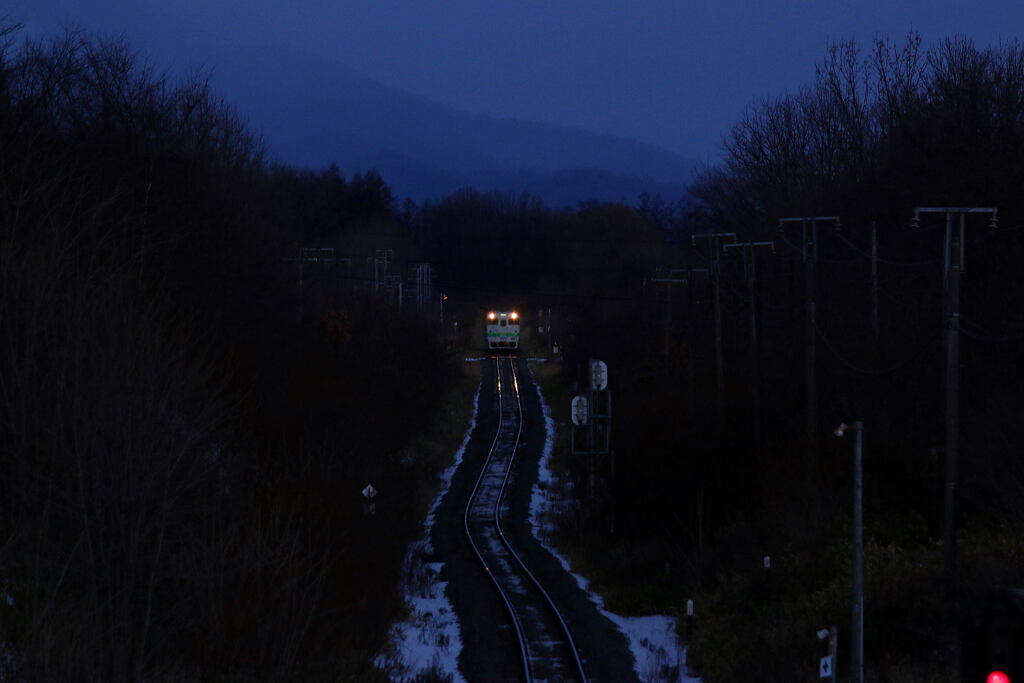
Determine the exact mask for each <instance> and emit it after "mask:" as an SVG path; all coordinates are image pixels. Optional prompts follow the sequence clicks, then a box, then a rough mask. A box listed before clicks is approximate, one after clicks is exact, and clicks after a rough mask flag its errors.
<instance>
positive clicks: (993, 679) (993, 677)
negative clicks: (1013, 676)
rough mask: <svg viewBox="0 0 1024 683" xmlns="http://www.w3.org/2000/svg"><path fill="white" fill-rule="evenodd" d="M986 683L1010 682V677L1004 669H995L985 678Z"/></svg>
mask: <svg viewBox="0 0 1024 683" xmlns="http://www.w3.org/2000/svg"><path fill="white" fill-rule="evenodd" d="M985 683H1010V677H1009V676H1007V675H1006V674H1004V673H1003V672H1002V671H993V672H992V673H990V674H989V675H988V678H986V679H985Z"/></svg>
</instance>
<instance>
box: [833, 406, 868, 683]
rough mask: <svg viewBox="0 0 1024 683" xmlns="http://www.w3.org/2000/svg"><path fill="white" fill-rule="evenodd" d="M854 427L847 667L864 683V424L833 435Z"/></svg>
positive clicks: (856, 680) (838, 431) (840, 428)
mask: <svg viewBox="0 0 1024 683" xmlns="http://www.w3.org/2000/svg"><path fill="white" fill-rule="evenodd" d="M849 429H853V430H854V432H855V434H856V442H855V444H854V448H853V609H852V610H851V612H852V615H851V616H852V622H853V623H852V628H851V629H850V633H851V636H850V650H851V653H850V669H851V674H850V677H851V680H852V681H853V683H864V506H863V492H864V457H863V435H864V423H863V422H861V421H860V420H857V421H856V422H854V423H853V426H852V427H851V426H850V425H848V424H841V425H839V426H838V427H836V429H835V432H834V433H835V435H836V436H838V437H842V436H843V434H844V433H846V431H847V430H849Z"/></svg>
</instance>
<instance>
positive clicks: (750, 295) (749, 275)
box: [723, 241, 775, 455]
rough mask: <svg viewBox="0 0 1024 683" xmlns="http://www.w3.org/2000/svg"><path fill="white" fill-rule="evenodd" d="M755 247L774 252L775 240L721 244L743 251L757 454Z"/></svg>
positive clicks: (758, 368) (758, 376)
mask: <svg viewBox="0 0 1024 683" xmlns="http://www.w3.org/2000/svg"><path fill="white" fill-rule="evenodd" d="M757 247H768V248H769V249H771V253H773V254H774V253H775V242H771V241H768V242H730V243H729V244H726V245H724V246H723V249H724V250H725V252H726V253H728V252H729V249H740V250H742V253H743V277H744V280H745V281H746V283H747V301H748V302H749V304H750V308H749V312H750V377H751V379H750V404H751V411H752V413H753V417H754V437H755V443H756V444H757V449H758V454H759V455H760V449H761V365H760V362H759V359H760V353H759V350H758V340H757Z"/></svg>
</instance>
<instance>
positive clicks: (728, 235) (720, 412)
mask: <svg viewBox="0 0 1024 683" xmlns="http://www.w3.org/2000/svg"><path fill="white" fill-rule="evenodd" d="M699 239H706V240H708V242H709V243H710V245H711V255H710V259H709V268H710V271H711V290H712V297H713V299H714V301H713V305H714V309H715V386H716V388H717V398H718V400H717V403H716V408H717V410H716V414H717V419H718V431H719V433H721V431H722V428H723V427H724V426H725V360H724V358H723V354H722V293H721V287H720V282H721V272H722V252H721V250H720V249H719V248H718V247H719V244H720V243H721V241H722V240H724V239H728V240H730V241H735V240H736V233H734V232H708V233H704V234H701V235H693V236H692V237H691V238H690V243H691V244H692V245H693V246H697V240H699Z"/></svg>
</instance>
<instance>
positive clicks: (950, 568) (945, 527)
mask: <svg viewBox="0 0 1024 683" xmlns="http://www.w3.org/2000/svg"><path fill="white" fill-rule="evenodd" d="M922 213H942V214H945V215H946V234H945V240H944V241H943V244H944V248H943V253H942V257H943V258H942V261H943V274H942V311H943V326H944V327H945V338H946V482H945V484H946V485H945V491H944V496H943V512H942V554H943V565H944V568H945V571H946V575H947V578H948V579H949V580H950V582H952V580H953V578H954V577H955V576H956V515H955V506H956V489H957V455H958V448H959V443H960V274H961V272H962V271H963V267H964V232H965V228H966V223H967V214H969V213H988V214H992V222H991V223H989V227H992V228H994V227H996V225H997V224H998V215H999V210H998V209H994V208H976V207H971V208H968V207H917V208H916V209H914V220H913V223H912V226H913V227H919V226H920V215H921V214H922ZM954 214H957V215H959V216H960V225H959V230H955V229H954V227H953V215H954Z"/></svg>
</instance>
